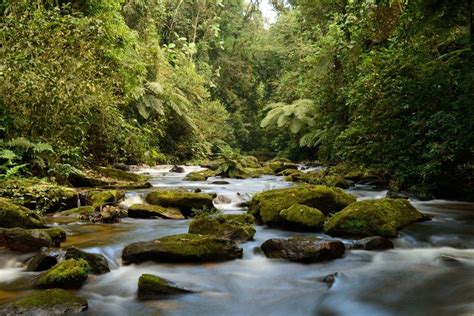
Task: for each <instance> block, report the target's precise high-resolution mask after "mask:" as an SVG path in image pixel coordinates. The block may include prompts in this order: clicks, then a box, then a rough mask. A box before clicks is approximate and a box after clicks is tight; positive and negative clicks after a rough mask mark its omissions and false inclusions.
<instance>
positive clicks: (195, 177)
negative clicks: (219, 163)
mask: <svg viewBox="0 0 474 316" xmlns="http://www.w3.org/2000/svg"><path fill="white" fill-rule="evenodd" d="M215 176H216V172H215V171H212V170H210V169H207V170H201V171H193V172H190V173H188V174H187V175H186V176H185V177H184V180H186V181H206V180H207V178H209V177H215Z"/></svg>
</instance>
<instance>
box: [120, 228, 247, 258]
mask: <svg viewBox="0 0 474 316" xmlns="http://www.w3.org/2000/svg"><path fill="white" fill-rule="evenodd" d="M241 257H242V248H240V247H239V246H238V245H237V244H236V243H235V242H233V241H231V240H228V239H224V238H218V237H215V236H210V235H198V234H180V235H173V236H167V237H163V238H159V239H156V240H153V241H145V242H136V243H133V244H130V245H128V246H126V247H125V248H124V250H123V253H122V260H123V263H124V264H131V263H139V262H143V261H156V262H214V261H225V260H232V259H237V258H241Z"/></svg>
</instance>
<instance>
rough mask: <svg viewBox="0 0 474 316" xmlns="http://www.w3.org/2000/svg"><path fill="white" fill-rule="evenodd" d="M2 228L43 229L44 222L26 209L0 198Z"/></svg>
mask: <svg viewBox="0 0 474 316" xmlns="http://www.w3.org/2000/svg"><path fill="white" fill-rule="evenodd" d="M0 227H4V228H14V227H21V228H43V227H46V225H45V224H44V222H43V221H42V220H41V219H40V218H39V217H38V216H37V215H36V214H34V213H33V212H31V211H30V210H29V209H27V208H26V207H23V206H20V205H16V204H14V203H12V201H11V200H9V199H5V198H0Z"/></svg>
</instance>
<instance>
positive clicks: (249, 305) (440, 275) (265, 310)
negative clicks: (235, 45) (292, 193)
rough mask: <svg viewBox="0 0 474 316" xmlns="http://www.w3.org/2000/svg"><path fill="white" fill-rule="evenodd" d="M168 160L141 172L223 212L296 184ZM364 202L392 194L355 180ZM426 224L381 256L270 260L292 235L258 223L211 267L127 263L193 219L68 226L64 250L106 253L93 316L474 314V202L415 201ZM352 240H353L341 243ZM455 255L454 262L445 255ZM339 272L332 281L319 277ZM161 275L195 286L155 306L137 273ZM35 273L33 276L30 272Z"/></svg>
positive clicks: (2, 262)
mask: <svg viewBox="0 0 474 316" xmlns="http://www.w3.org/2000/svg"><path fill="white" fill-rule="evenodd" d="M169 169H170V166H159V167H156V168H148V169H141V170H138V171H137V172H139V173H143V174H148V175H150V176H151V177H152V178H151V183H152V184H153V186H154V187H163V188H165V187H170V188H186V189H197V188H199V189H201V190H202V191H203V192H211V193H216V194H217V198H216V200H215V206H216V207H217V208H218V209H220V210H222V211H223V212H225V213H239V212H242V211H245V209H244V208H242V207H240V206H239V204H240V203H242V202H245V201H248V200H249V199H250V198H251V197H252V195H254V194H255V193H258V192H261V191H264V190H270V189H274V188H282V187H288V186H291V185H293V184H292V183H288V182H284V181H283V179H282V178H281V177H276V176H264V177H262V178H257V179H246V180H235V179H225V180H226V181H227V182H229V184H212V182H213V181H214V180H217V179H214V178H209V179H208V181H206V182H188V181H184V180H183V178H184V176H185V175H186V174H187V173H188V172H190V171H196V170H199V167H186V173H169V172H168V170H169ZM149 190H151V189H146V190H137V191H135V192H128V193H127V194H126V198H125V200H124V201H123V202H122V205H123V206H126V207H128V206H130V205H132V204H134V203H143V201H144V196H145V194H146V193H147V192H148V191H149ZM348 191H349V192H350V193H352V194H355V195H356V196H358V198H359V199H374V198H381V197H384V196H385V194H386V191H382V190H375V189H374V188H371V187H367V186H359V187H355V188H351V189H350V190H348ZM411 202H412V203H413V205H414V206H415V207H416V208H418V209H419V210H420V211H421V212H423V213H425V214H428V215H430V216H433V220H432V221H429V222H423V223H416V224H413V225H411V226H409V227H407V228H406V229H404V230H403V231H401V233H400V235H399V237H398V238H396V239H394V240H393V241H394V244H395V249H393V250H389V251H384V252H369V251H363V250H352V251H347V252H346V254H345V256H344V257H343V258H341V259H337V260H333V261H329V262H324V263H317V264H299V263H290V262H286V261H280V260H270V259H267V258H265V256H264V255H263V253H262V252H261V251H260V248H259V247H260V245H261V244H262V243H263V242H264V241H265V240H267V239H269V238H278V237H287V236H291V235H305V234H306V235H316V236H325V235H324V234H322V233H321V234H317V233H295V232H289V231H284V230H279V229H270V228H267V227H264V226H256V230H257V233H256V234H255V240H254V241H250V242H247V243H244V244H242V247H243V249H244V256H243V258H242V259H239V260H233V261H229V262H223V263H212V264H158V263H152V262H146V263H142V264H133V265H129V266H123V265H122V262H121V253H122V250H123V248H124V247H125V246H126V245H127V244H130V243H132V242H136V241H146V240H152V239H156V238H159V237H163V236H167V235H174V234H179V233H185V232H187V229H188V223H189V221H188V220H162V219H156V220H143V219H129V218H126V219H123V220H122V222H121V223H118V224H103V225H101V224H85V223H77V222H74V223H62V222H61V219H60V218H54V217H53V218H50V221H51V223H55V222H56V223H58V224H59V226H60V227H62V228H64V229H66V230H67V232H68V234H69V235H68V241H67V242H66V243H65V244H64V245H65V246H71V245H76V246H77V247H79V248H81V249H83V250H86V251H89V252H94V253H101V254H103V255H104V256H105V257H106V258H107V260H108V261H109V265H110V268H111V270H112V271H111V272H110V273H107V274H104V275H99V276H90V278H89V280H88V281H87V283H86V284H85V285H84V287H83V288H81V290H79V291H78V294H79V295H82V296H84V297H86V298H87V300H88V301H89V309H88V310H87V311H86V314H88V315H157V314H160V315H473V314H474V229H473V227H474V205H473V204H470V203H461V202H453V201H441V200H433V201H425V202H421V201H416V200H412V201H411ZM343 241H344V242H350V241H351V240H343ZM443 256H444V257H446V256H449V257H453V258H455V259H457V261H458V262H450V261H449V260H443V259H442V258H443ZM27 258H28V256H27V255H21V256H20V255H15V254H8V255H5V254H4V255H2V256H1V257H0V293H1V294H2V295H1V296H0V298H1V299H2V300H6V299H7V298H11V297H14V296H18V295H21V294H22V293H23V291H21V290H20V291H11V290H10V289H11V288H12V286H11V284H12V282H13V283H14V282H15V280H20V279H21V278H22V275H24V274H25V272H22V269H23V268H22V264H23V262H24V261H25V260H26V259H27ZM336 272H337V273H338V274H337V277H336V279H335V282H334V284H333V285H332V286H331V287H329V286H328V285H327V284H326V283H323V282H322V281H321V280H322V279H323V278H324V277H325V276H326V275H328V274H331V273H336ZM143 273H151V274H156V275H159V276H161V277H164V278H167V279H169V280H172V281H173V282H176V283H177V284H179V285H181V286H183V287H185V288H189V289H192V290H194V291H196V293H194V294H188V295H181V296H173V297H170V298H166V299H160V300H155V301H149V302H145V303H144V302H140V301H138V300H137V299H136V293H137V283H138V278H139V276H140V275H141V274H143ZM29 274H30V273H29Z"/></svg>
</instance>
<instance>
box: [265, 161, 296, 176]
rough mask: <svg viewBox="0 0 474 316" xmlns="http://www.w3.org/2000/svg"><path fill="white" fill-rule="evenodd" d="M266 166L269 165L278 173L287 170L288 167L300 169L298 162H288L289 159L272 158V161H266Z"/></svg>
mask: <svg viewBox="0 0 474 316" xmlns="http://www.w3.org/2000/svg"><path fill="white" fill-rule="evenodd" d="M264 166H265V167H269V168H270V169H272V170H273V172H274V173H276V174H278V173H280V172H282V171H283V170H287V169H293V170H298V165H297V164H295V163H292V162H287V161H278V160H272V161H270V162H267V163H265V164H264Z"/></svg>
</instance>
